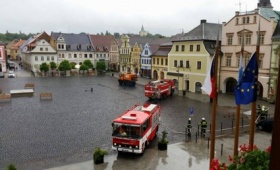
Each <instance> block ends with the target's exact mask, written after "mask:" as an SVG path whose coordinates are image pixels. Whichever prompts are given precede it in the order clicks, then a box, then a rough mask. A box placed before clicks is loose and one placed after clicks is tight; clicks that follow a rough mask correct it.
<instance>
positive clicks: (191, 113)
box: [190, 107, 194, 116]
mask: <svg viewBox="0 0 280 170" xmlns="http://www.w3.org/2000/svg"><path fill="white" fill-rule="evenodd" d="M193 114H194V110H193V107H190V116H193Z"/></svg>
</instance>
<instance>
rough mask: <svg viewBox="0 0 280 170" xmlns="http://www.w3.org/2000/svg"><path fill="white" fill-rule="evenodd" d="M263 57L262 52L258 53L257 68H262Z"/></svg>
mask: <svg viewBox="0 0 280 170" xmlns="http://www.w3.org/2000/svg"><path fill="white" fill-rule="evenodd" d="M263 57H264V54H260V56H259V62H258V65H259V68H263Z"/></svg>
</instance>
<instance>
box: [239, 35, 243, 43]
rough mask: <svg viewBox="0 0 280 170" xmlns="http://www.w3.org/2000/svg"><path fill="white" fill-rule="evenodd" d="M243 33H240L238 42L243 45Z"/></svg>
mask: <svg viewBox="0 0 280 170" xmlns="http://www.w3.org/2000/svg"><path fill="white" fill-rule="evenodd" d="M242 39H243V38H242V35H241V34H240V35H238V44H239V45H241V44H242Z"/></svg>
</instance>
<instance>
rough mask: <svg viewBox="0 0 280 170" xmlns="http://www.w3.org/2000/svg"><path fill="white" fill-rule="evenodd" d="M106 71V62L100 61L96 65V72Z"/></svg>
mask: <svg viewBox="0 0 280 170" xmlns="http://www.w3.org/2000/svg"><path fill="white" fill-rule="evenodd" d="M105 69H106V65H105V62H104V61H98V62H97V63H96V70H97V71H99V72H101V71H105Z"/></svg>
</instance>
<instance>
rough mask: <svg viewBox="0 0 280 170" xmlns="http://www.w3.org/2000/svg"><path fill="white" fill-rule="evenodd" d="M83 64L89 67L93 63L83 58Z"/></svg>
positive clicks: (91, 66)
mask: <svg viewBox="0 0 280 170" xmlns="http://www.w3.org/2000/svg"><path fill="white" fill-rule="evenodd" d="M83 64H84V65H85V66H87V67H88V69H89V68H93V64H92V62H91V61H90V60H85V61H84V63H83Z"/></svg>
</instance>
